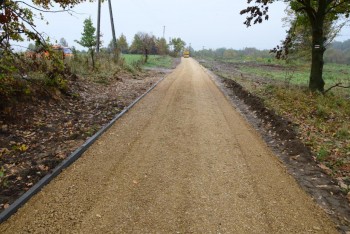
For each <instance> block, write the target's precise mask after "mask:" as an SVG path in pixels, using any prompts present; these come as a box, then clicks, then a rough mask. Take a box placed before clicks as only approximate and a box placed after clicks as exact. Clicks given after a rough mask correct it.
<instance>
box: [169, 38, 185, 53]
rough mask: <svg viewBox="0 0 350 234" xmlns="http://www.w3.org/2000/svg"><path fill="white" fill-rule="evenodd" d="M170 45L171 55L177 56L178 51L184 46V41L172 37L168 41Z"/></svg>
mask: <svg viewBox="0 0 350 234" xmlns="http://www.w3.org/2000/svg"><path fill="white" fill-rule="evenodd" d="M170 45H171V46H172V47H173V55H174V56H175V57H177V56H179V54H180V52H181V51H182V50H183V49H184V48H185V46H186V43H185V42H184V41H183V40H182V39H181V38H179V37H178V38H173V39H171V41H170Z"/></svg>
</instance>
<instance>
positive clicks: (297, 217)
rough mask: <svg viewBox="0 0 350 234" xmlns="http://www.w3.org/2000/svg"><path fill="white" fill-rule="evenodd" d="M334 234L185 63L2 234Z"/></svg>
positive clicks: (198, 70) (200, 73) (203, 77)
mask: <svg viewBox="0 0 350 234" xmlns="http://www.w3.org/2000/svg"><path fill="white" fill-rule="evenodd" d="M27 232H35V233H337V230H336V229H335V225H334V224H333V223H332V222H331V221H330V220H329V218H328V217H327V215H326V214H325V213H324V212H323V211H322V210H321V209H320V208H319V207H318V206H317V205H316V204H315V203H314V202H313V201H312V199H311V198H310V197H309V196H308V195H307V194H306V193H305V192H304V191H303V190H301V189H300V187H299V186H298V185H297V183H296V182H295V180H294V179H293V178H292V177H291V176H290V175H288V174H287V173H286V169H285V168H284V166H283V165H282V164H281V163H280V162H279V161H278V160H277V158H276V157H275V156H274V155H273V154H272V153H271V151H270V150H269V149H268V148H267V147H266V145H265V143H264V142H263V140H262V139H261V138H260V137H259V136H258V135H257V133H256V132H255V130H253V129H252V128H251V127H250V126H249V125H248V124H247V123H246V122H245V120H244V119H243V118H242V117H241V116H240V114H239V113H238V112H237V111H236V110H235V109H234V108H233V107H232V105H231V103H230V102H229V101H228V100H227V99H226V98H225V96H224V95H223V94H222V92H221V91H220V90H219V89H218V88H217V86H215V84H214V83H213V81H212V80H211V79H210V77H209V76H208V75H207V73H206V72H205V71H204V69H203V68H202V67H201V66H200V65H198V63H197V62H195V61H194V60H192V59H183V61H182V63H181V64H180V65H179V66H178V67H177V69H175V70H174V72H173V73H171V74H170V75H168V77H166V79H165V80H164V81H162V82H161V83H160V84H159V85H158V86H157V87H156V88H155V89H154V90H153V91H152V92H151V93H150V94H149V95H147V96H146V97H145V98H144V99H143V100H142V101H141V102H139V103H138V104H137V105H136V106H135V107H134V108H133V109H132V110H131V111H130V112H128V114H126V115H124V117H123V118H122V119H120V120H119V121H117V123H116V124H115V125H114V126H113V127H112V128H111V129H110V130H109V131H107V132H106V133H105V134H104V135H103V136H102V137H101V138H100V139H99V140H98V141H97V142H96V143H95V144H94V145H93V146H92V147H91V148H90V149H89V150H88V151H87V152H86V153H85V154H84V155H83V156H82V157H81V158H80V159H79V160H78V161H77V162H76V163H74V164H73V165H72V166H71V167H69V168H68V169H67V170H66V171H64V172H63V173H62V174H61V175H60V176H58V177H57V178H56V179H55V180H54V181H52V182H51V183H50V184H49V185H48V186H46V187H45V188H44V189H43V190H42V191H41V192H40V193H39V194H37V195H36V196H35V197H33V198H32V199H31V200H30V201H29V202H28V203H27V204H26V205H25V206H24V207H23V208H21V209H20V210H19V211H18V212H17V214H15V215H14V216H12V217H11V218H10V219H9V220H8V221H6V222H5V223H3V224H1V225H0V233H27Z"/></svg>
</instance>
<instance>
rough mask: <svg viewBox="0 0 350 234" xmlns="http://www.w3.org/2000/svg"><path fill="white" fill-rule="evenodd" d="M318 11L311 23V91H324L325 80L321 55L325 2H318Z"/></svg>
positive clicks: (322, 51)
mask: <svg viewBox="0 0 350 234" xmlns="http://www.w3.org/2000/svg"><path fill="white" fill-rule="evenodd" d="M319 4H320V5H319V9H318V10H319V11H318V12H317V14H316V16H315V18H314V20H313V21H311V25H312V52H311V55H312V60H311V72H310V81H309V89H310V90H311V91H320V92H324V85H325V82H324V80H323V64H324V60H323V55H324V52H325V51H326V47H325V41H326V38H325V36H324V21H325V14H326V13H325V9H326V8H325V2H324V1H322V3H319Z"/></svg>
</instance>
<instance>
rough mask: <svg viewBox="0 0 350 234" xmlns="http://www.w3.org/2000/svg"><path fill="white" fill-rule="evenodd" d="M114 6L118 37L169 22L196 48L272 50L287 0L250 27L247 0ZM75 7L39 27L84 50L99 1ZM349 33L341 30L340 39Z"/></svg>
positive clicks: (135, 1) (132, 0)
mask: <svg viewBox="0 0 350 234" xmlns="http://www.w3.org/2000/svg"><path fill="white" fill-rule="evenodd" d="M27 2H28V1H27ZM112 5H113V14H114V19H115V27H116V34H117V37H118V36H119V35H120V34H121V33H123V34H124V35H125V36H126V37H127V40H128V42H129V43H131V41H132V39H133V36H134V35H135V33H137V32H140V31H141V32H147V33H152V34H153V35H155V36H156V37H162V34H163V26H166V31H165V38H166V39H167V40H168V39H169V38H170V37H171V38H172V37H180V38H182V39H183V40H184V41H185V42H186V43H187V44H189V43H191V45H192V47H193V48H194V49H196V50H198V49H201V48H203V46H204V47H205V48H219V47H226V48H234V49H242V48H245V47H256V48H258V49H271V48H273V47H274V46H275V45H277V44H279V42H280V41H281V40H282V39H284V36H285V31H286V28H284V27H283V22H282V21H281V19H282V18H283V17H284V9H285V5H284V4H283V3H280V2H277V3H275V4H273V5H272V6H271V8H270V20H269V21H267V22H264V23H263V24H260V25H254V26H253V27H250V28H246V27H245V25H244V24H243V22H244V19H245V16H241V15H240V14H239V12H240V10H241V9H243V8H245V7H246V6H247V3H246V0H215V1H214V0H211V1H209V0H190V1H189V0H172V1H170V0H113V1H112ZM73 10H74V11H75V12H76V13H78V14H73V16H71V15H69V14H68V13H54V14H53V13H50V14H45V19H47V21H49V24H48V25H46V24H45V23H42V22H40V20H38V21H37V22H38V23H37V26H38V31H39V32H45V33H47V35H48V36H49V37H50V38H51V41H52V42H54V41H55V40H59V39H60V38H61V37H64V38H65V39H66V40H67V42H68V44H69V46H75V47H76V48H79V49H81V47H80V46H79V45H78V44H77V43H75V42H74V40H77V39H80V37H81V32H82V30H83V21H84V19H86V18H88V17H89V16H91V18H92V20H93V22H94V25H95V26H96V22H97V2H94V3H83V4H80V5H78V6H76V7H74V8H73ZM343 31H344V30H343ZM101 33H102V34H103V38H102V41H103V42H104V44H103V45H104V46H107V45H108V43H109V42H110V40H111V38H112V34H111V26H110V21H109V13H108V4H107V2H106V3H103V4H102V19H101ZM349 37H350V36H349V35H344V34H343V36H341V37H339V39H340V40H346V39H348V38H349Z"/></svg>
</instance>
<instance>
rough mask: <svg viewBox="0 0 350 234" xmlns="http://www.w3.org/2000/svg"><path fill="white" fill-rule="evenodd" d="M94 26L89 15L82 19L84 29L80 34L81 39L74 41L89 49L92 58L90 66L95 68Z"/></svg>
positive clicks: (95, 42) (95, 41)
mask: <svg viewBox="0 0 350 234" xmlns="http://www.w3.org/2000/svg"><path fill="white" fill-rule="evenodd" d="M95 32H96V28H95V27H94V25H93V23H92V20H91V17H89V18H88V19H85V20H84V29H83V32H82V34H81V39H80V41H77V40H76V41H75V42H77V43H78V44H80V45H81V46H83V47H86V48H88V49H89V52H90V56H91V59H92V67H93V69H95V57H94V51H95V47H96V44H97V40H96V34H95Z"/></svg>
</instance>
